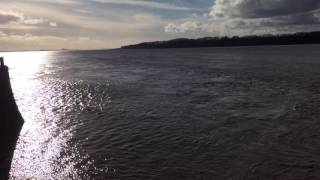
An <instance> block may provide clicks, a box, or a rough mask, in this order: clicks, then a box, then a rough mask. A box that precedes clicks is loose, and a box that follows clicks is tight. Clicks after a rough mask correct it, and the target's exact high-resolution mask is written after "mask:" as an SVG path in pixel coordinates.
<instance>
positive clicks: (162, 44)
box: [121, 31, 320, 49]
mask: <svg viewBox="0 0 320 180" xmlns="http://www.w3.org/2000/svg"><path fill="white" fill-rule="evenodd" d="M295 44H320V31H315V32H299V33H295V34H279V35H261V36H256V35H253V36H243V37H239V36H233V37H205V38H200V39H186V38H180V39H173V40H169V41H155V42H144V43H140V44H134V45H128V46H123V47H121V48H122V49H157V48H196V47H228V46H262V45H295Z"/></svg>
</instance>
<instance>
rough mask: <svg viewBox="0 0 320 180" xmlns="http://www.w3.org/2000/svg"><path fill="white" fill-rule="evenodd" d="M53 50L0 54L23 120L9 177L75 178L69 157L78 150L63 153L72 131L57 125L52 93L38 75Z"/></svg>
mask: <svg viewBox="0 0 320 180" xmlns="http://www.w3.org/2000/svg"><path fill="white" fill-rule="evenodd" d="M53 53H54V52H8V53H0V56H3V57H4V59H5V64H6V65H8V67H9V69H10V77H11V82H12V88H13V91H14V95H15V99H16V100H17V104H18V106H19V109H20V111H21V114H22V116H23V118H24V120H25V124H24V126H23V128H22V131H21V134H20V137H19V140H18V143H17V148H16V151H15V154H14V158H13V162H12V168H11V172H10V176H11V179H27V178H32V177H35V178H37V179H65V178H67V177H72V178H75V177H76V171H75V170H74V164H73V163H72V162H71V160H69V159H71V158H75V157H76V156H78V155H77V153H74V154H73V155H72V156H73V157H71V156H69V157H66V156H65V155H64V148H66V146H67V145H66V143H67V141H68V139H69V138H70V137H71V132H70V131H71V130H62V129H60V128H59V127H58V125H57V119H59V118H60V116H61V115H60V116H59V114H55V113H54V111H53V110H52V109H53V108H54V107H53V106H52V104H54V102H52V99H51V98H50V97H54V94H53V93H54V92H53V90H52V89H51V88H52V87H51V86H48V83H45V80H42V79H41V78H40V76H41V74H44V73H46V72H45V69H46V68H43V67H45V66H46V64H48V63H49V62H48V61H49V59H50V57H51V55H52V54H53ZM75 152H76V150H75ZM63 156H64V157H63ZM61 158H62V159H61ZM63 158H64V159H63ZM68 158H69V159H68Z"/></svg>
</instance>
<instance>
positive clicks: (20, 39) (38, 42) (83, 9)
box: [0, 0, 320, 51]
mask: <svg viewBox="0 0 320 180" xmlns="http://www.w3.org/2000/svg"><path fill="white" fill-rule="evenodd" d="M315 30H320V1H319V0H54V1H52V0H10V1H7V0H0V44H1V46H0V51H8V50H39V49H62V48H68V49H104V48H117V47H120V46H121V45H127V44H132V43H138V42H143V41H154V40H167V39H172V38H180V37H186V38H197V37H203V36H225V35H251V34H275V33H291V32H298V31H315Z"/></svg>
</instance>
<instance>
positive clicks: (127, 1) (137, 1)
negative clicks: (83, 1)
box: [90, 0, 191, 11]
mask: <svg viewBox="0 0 320 180" xmlns="http://www.w3.org/2000/svg"><path fill="white" fill-rule="evenodd" d="M90 1H92V2H98V3H105V4H116V5H131V6H140V7H147V8H154V9H166V10H179V11H186V10H191V8H188V7H181V6H175V5H173V4H168V3H158V2H152V1H146V0H90Z"/></svg>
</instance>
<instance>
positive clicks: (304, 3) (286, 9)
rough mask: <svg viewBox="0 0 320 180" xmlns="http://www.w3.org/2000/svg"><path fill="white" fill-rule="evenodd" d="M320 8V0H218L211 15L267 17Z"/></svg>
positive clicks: (219, 16)
mask: <svg viewBox="0 0 320 180" xmlns="http://www.w3.org/2000/svg"><path fill="white" fill-rule="evenodd" d="M319 8H320V1H319V0H267V1H266V0H216V1H215V2H214V5H213V7H212V10H211V13H210V15H211V16H213V17H215V18H223V17H226V18H266V17H275V16H285V15H290V14H297V13H304V12H309V11H312V10H316V9H319Z"/></svg>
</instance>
